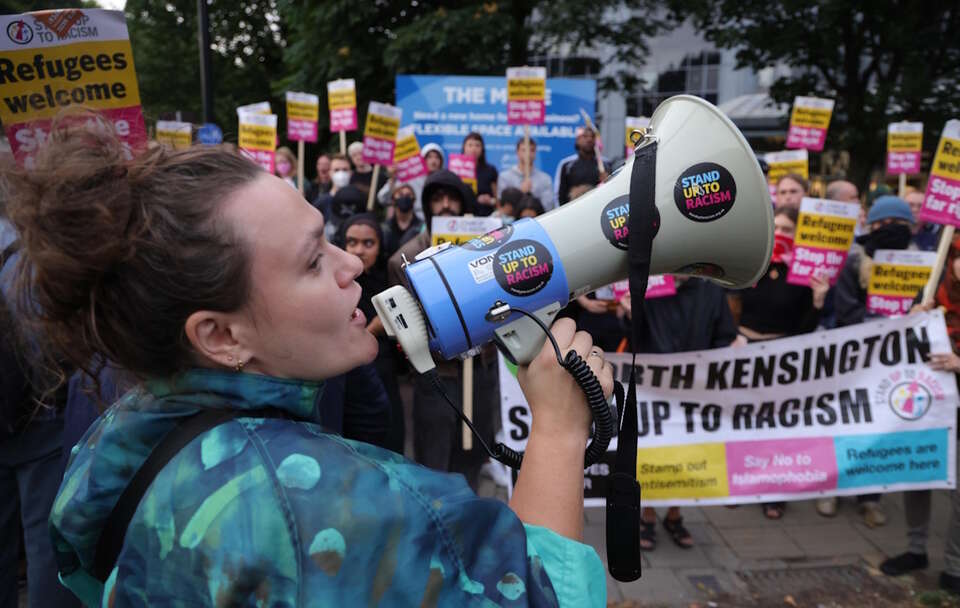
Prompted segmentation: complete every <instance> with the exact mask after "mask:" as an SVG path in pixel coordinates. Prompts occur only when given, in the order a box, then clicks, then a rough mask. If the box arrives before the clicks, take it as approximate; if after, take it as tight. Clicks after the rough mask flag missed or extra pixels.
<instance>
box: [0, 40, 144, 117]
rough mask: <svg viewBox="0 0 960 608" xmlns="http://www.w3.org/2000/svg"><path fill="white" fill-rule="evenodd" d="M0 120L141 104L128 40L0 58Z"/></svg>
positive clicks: (7, 53)
mask: <svg viewBox="0 0 960 608" xmlns="http://www.w3.org/2000/svg"><path fill="white" fill-rule="evenodd" d="M0 89H2V91H3V92H2V96H3V101H2V103H0V120H2V121H3V123H4V124H8V125H10V124H17V123H21V122H27V121H31V120H38V119H44V118H52V117H53V116H55V115H56V114H57V112H59V111H60V110H61V109H62V108H64V107H65V106H69V105H85V106H87V107H90V108H95V109H98V110H107V109H114V108H128V107H132V106H139V105H140V91H139V89H138V88H137V75H136V72H135V71H134V69H133V52H132V51H131V50H130V41H129V40H110V41H100V42H78V43H76V44H67V45H63V46H54V47H44V48H31V49H25V50H22V51H4V52H2V53H0Z"/></svg>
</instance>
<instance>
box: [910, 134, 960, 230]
mask: <svg viewBox="0 0 960 608" xmlns="http://www.w3.org/2000/svg"><path fill="white" fill-rule="evenodd" d="M920 219H921V220H923V221H925V222H933V223H935V224H945V225H949V226H960V120H948V121H947V124H946V125H945V126H944V127H943V133H942V134H941V135H940V144H939V145H938V146H937V154H936V156H934V157H933V163H931V165H930V179H929V181H927V193H926V195H925V196H924V197H923V209H921V210H920Z"/></svg>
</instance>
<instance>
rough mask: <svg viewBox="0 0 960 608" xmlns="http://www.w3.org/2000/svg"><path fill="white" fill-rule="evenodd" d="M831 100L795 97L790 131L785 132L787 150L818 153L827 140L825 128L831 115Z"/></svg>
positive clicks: (832, 102)
mask: <svg viewBox="0 0 960 608" xmlns="http://www.w3.org/2000/svg"><path fill="white" fill-rule="evenodd" d="M833 104H834V101H833V100H832V99H823V98H820V97H797V98H796V99H794V100H793V111H792V112H791V113H790V129H789V130H788V131H787V147H788V148H804V149H807V150H813V151H814V152H819V151H821V150H823V144H824V142H825V141H826V140H827V127H829V126H830V116H831V115H832V114H833Z"/></svg>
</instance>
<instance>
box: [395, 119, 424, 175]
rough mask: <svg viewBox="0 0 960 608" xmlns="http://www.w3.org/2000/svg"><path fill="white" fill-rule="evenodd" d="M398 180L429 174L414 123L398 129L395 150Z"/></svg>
mask: <svg viewBox="0 0 960 608" xmlns="http://www.w3.org/2000/svg"><path fill="white" fill-rule="evenodd" d="M393 164H394V167H395V170H396V177H397V181H398V182H400V183H403V182H408V181H410V180H412V179H416V178H418V177H422V176H424V175H426V174H427V165H426V163H424V162H423V157H422V156H420V144H419V143H418V142H417V134H416V132H415V130H414V126H413V125H408V126H406V127H402V128H401V129H400V130H399V131H397V147H396V149H394V151H393Z"/></svg>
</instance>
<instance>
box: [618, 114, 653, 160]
mask: <svg viewBox="0 0 960 608" xmlns="http://www.w3.org/2000/svg"><path fill="white" fill-rule="evenodd" d="M649 126H650V119H649V118H647V117H646V116H627V120H626V127H627V128H626V138H625V140H626V141H625V145H626V148H624V152H623V157H624V158H630V155H631V154H633V148H634V145H633V141H631V140H630V134H631V133H633V132H634V131H643V130H644V129H646V128H647V127H649Z"/></svg>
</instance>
